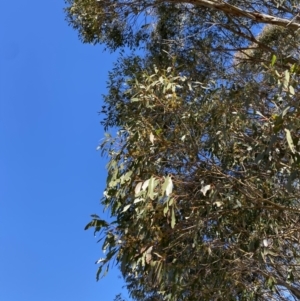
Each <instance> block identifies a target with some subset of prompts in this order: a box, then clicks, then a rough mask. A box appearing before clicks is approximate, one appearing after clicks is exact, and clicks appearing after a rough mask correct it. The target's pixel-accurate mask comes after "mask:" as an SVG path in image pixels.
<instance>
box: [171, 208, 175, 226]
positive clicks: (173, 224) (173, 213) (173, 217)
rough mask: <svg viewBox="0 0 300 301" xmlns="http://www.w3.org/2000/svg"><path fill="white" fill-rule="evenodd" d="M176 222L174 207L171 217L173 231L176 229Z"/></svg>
mask: <svg viewBox="0 0 300 301" xmlns="http://www.w3.org/2000/svg"><path fill="white" fill-rule="evenodd" d="M175 224H176V220H175V211H174V206H172V217H171V228H172V229H173V228H174V227H175Z"/></svg>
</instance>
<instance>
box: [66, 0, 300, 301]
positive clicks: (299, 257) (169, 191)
mask: <svg viewBox="0 0 300 301" xmlns="http://www.w3.org/2000/svg"><path fill="white" fill-rule="evenodd" d="M67 5H68V6H67V7H66V15H67V20H68V21H69V23H70V25H72V26H73V27H74V28H75V29H77V30H78V32H79V36H80V38H81V40H82V41H83V42H87V43H95V44H96V43H103V44H105V45H106V46H107V48H108V49H110V50H112V51H114V50H116V49H121V52H120V56H119V59H118V60H117V62H116V63H115V67H114V68H113V70H112V71H111V72H110V73H109V78H108V92H107V94H106V95H104V102H105V104H104V106H103V108H102V113H103V114H104V118H103V120H102V125H103V126H104V128H105V129H106V130H107V134H106V137H105V139H104V141H103V143H102V144H101V145H100V146H99V149H101V151H102V153H103V154H104V155H106V156H107V157H108V161H109V162H108V165H107V171H108V176H107V182H106V189H105V191H104V196H103V199H102V204H103V205H104V206H105V208H107V209H108V210H110V212H111V217H112V218H113V221H112V222H108V221H105V220H104V219H103V218H101V217H100V216H98V215H93V216H92V221H91V222H90V223H89V224H88V225H87V226H86V229H88V228H91V227H92V228H94V230H95V232H96V233H98V232H100V237H101V239H103V245H102V250H103V251H104V252H105V254H104V255H103V258H101V259H99V260H98V262H97V263H98V264H99V265H100V266H99V270H98V273H97V278H99V277H101V275H103V274H105V273H106V272H107V271H108V269H109V266H111V265H112V264H113V263H114V262H115V263H116V264H117V265H118V266H119V267H120V269H121V272H122V274H123V276H124V279H125V281H126V284H127V288H128V290H129V293H130V295H131V297H132V298H133V299H135V300H145V301H150V300H290V299H291V300H293V299H294V300H300V245H299V243H300V226H299V223H300V183H299V171H300V168H299V167H300V165H299V162H300V141H299V138H300V131H299V130H300V119H299V116H300V111H299V105H298V104H299V98H300V97H299V84H298V83H299V58H300V57H299V41H300V31H299V28H300V21H299V19H298V14H299V1H281V0H273V1H264V0H260V1H256V0H253V1H250V0H247V1H246V0H232V1H214V0H190V1H182V0H181V1H179V0H176V1H175V0H171V1H150V0H148V1H147V0H145V1H133V0H132V1H130V0H126V1H110V0H103V1H102V0H100V1H99V0H98V1H96V0H68V1H67ZM124 50H126V51H125V52H124ZM137 50H138V51H137ZM115 128H117V130H118V131H117V133H116V134H115V135H112V134H110V133H109V131H112V132H114V129H115ZM118 298H120V296H119V297H118Z"/></svg>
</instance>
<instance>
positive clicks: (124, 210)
mask: <svg viewBox="0 0 300 301" xmlns="http://www.w3.org/2000/svg"><path fill="white" fill-rule="evenodd" d="M130 206H131V204H129V205H126V206H125V207H124V209H123V211H122V212H126V211H127V210H128V209H129V207H130Z"/></svg>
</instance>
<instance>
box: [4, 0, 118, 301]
mask: <svg viewBox="0 0 300 301" xmlns="http://www.w3.org/2000/svg"><path fill="white" fill-rule="evenodd" d="M1 4H2V5H1V12H2V13H1V18H0V25H1V26H0V141H1V143H0V146H1V147H0V181H1V182H0V183H1V186H0V300H6V301H20V300H22V301H23V300H25V301H27V300H28V301H69V300H72V301H95V300H101V301H106V300H109V301H110V300H113V298H114V296H115V295H116V294H117V293H119V292H121V290H122V285H123V282H122V280H121V279H119V277H118V272H117V270H115V271H113V272H111V273H110V274H109V276H107V277H106V278H105V279H104V280H102V281H100V282H98V283H97V282H96V280H95V275H96V270H97V266H96V265H95V264H94V263H95V261H96V260H97V259H99V258H100V257H101V256H102V254H101V245H100V244H96V239H95V238H94V237H93V232H92V231H84V230H83V228H84V226H85V225H86V224H87V223H88V222H89V221H90V214H93V213H101V212H102V209H101V207H100V206H99V200H100V198H101V196H102V192H103V189H104V184H105V178H106V171H105V161H104V159H102V158H101V157H100V153H99V152H97V151H96V147H97V145H98V142H99V140H100V139H101V138H102V137H103V129H102V128H101V126H100V124H99V121H100V117H99V115H98V113H97V112H98V111H99V110H100V109H101V101H102V100H101V94H102V93H105V87H106V78H107V72H108V70H109V69H110V68H111V67H112V62H113V61H114V60H115V58H116V56H115V55H111V54H110V53H108V52H103V51H102V48H101V47H99V46H96V47H95V46H91V45H83V44H82V43H81V42H80V41H79V40H78V37H77V33H76V32H75V31H74V30H73V29H72V28H70V27H68V25H67V23H66V22H65V20H64V14H63V11H62V9H63V6H64V3H63V0H60V1H53V0H51V1H50V0H44V1H40V0H30V1H21V0H15V1H4V0H3V1H1Z"/></svg>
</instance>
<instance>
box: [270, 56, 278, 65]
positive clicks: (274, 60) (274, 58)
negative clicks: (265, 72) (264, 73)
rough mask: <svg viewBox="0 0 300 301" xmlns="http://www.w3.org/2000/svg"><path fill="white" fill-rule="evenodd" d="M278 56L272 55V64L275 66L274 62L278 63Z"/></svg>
mask: <svg viewBox="0 0 300 301" xmlns="http://www.w3.org/2000/svg"><path fill="white" fill-rule="evenodd" d="M276 60H277V57H276V55H275V54H273V55H272V61H271V66H272V67H273V66H274V64H275V63H276Z"/></svg>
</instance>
